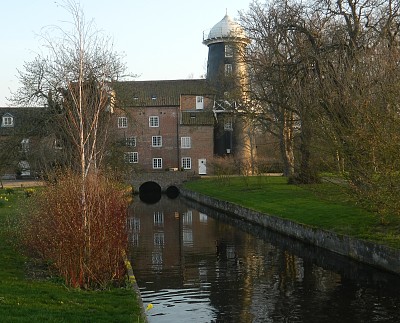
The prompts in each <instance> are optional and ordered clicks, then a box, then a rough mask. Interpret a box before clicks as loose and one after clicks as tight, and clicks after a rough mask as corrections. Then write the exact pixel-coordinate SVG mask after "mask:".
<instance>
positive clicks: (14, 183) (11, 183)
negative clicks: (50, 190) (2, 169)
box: [2, 179, 43, 188]
mask: <svg viewBox="0 0 400 323" xmlns="http://www.w3.org/2000/svg"><path fill="white" fill-rule="evenodd" d="M2 182H3V186H4V188H7V187H32V186H42V185H43V182H42V181H39V180H25V179H16V180H3V181H2Z"/></svg>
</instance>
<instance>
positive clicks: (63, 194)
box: [24, 173, 127, 288]
mask: <svg viewBox="0 0 400 323" xmlns="http://www.w3.org/2000/svg"><path fill="white" fill-rule="evenodd" d="M82 184H83V185H82ZM82 189H84V190H82ZM83 191H84V194H82V192H83ZM33 199H34V206H35V207H34V208H33V213H32V215H31V216H29V219H28V221H27V223H26V227H25V229H24V230H25V235H24V241H25V242H26V246H27V248H29V249H30V250H31V251H32V252H34V253H35V254H36V255H37V256H39V257H41V258H42V259H44V260H45V261H48V262H50V263H51V264H52V265H53V266H54V268H55V269H56V270H57V271H58V272H59V273H60V274H61V276H63V277H64V279H65V283H66V285H68V286H72V287H80V288H99V287H103V288H104V287H106V286H108V285H109V284H110V283H120V282H123V281H124V278H125V266H124V261H123V259H122V257H121V255H122V252H123V251H124V250H125V249H126V246H127V233H126V214H127V198H126V191H125V190H124V189H122V188H120V187H118V185H117V184H115V183H113V182H111V181H109V180H107V179H106V178H104V177H102V176H100V175H95V174H93V175H90V176H88V177H87V179H86V180H85V182H84V183H82V181H81V178H80V177H79V176H77V175H74V174H72V173H68V174H66V175H65V176H62V177H61V178H58V179H57V182H56V183H55V184H53V185H48V186H47V187H46V188H45V189H44V190H42V191H40V192H38V193H37V194H35V195H34V197H33Z"/></svg>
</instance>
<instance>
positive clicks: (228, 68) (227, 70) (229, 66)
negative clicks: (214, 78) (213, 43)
mask: <svg viewBox="0 0 400 323" xmlns="http://www.w3.org/2000/svg"><path fill="white" fill-rule="evenodd" d="M231 74H232V64H225V76H228V75H231Z"/></svg>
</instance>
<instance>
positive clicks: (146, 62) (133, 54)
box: [0, 0, 251, 107]
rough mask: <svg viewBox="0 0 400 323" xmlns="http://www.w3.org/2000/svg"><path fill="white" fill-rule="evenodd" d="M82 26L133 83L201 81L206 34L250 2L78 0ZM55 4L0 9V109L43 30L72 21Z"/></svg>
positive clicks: (16, 0) (23, 0) (26, 1)
mask: <svg viewBox="0 0 400 323" xmlns="http://www.w3.org/2000/svg"><path fill="white" fill-rule="evenodd" d="M79 2H80V4H81V6H82V8H83V10H84V13H85V17H86V19H87V20H91V19H93V21H94V23H95V26H96V29H98V30H101V31H103V32H104V34H105V35H106V36H109V37H111V38H112V39H113V43H114V50H115V51H117V52H118V53H121V54H122V55H123V60H124V62H125V63H126V65H127V68H128V72H129V73H131V74H136V75H138V76H139V77H138V78H136V80H170V79H186V78H200V77H202V76H204V75H205V73H206V66H207V53H208V48H207V46H205V45H203V44H202V41H203V32H206V35H207V34H208V31H209V30H210V29H211V28H212V27H213V26H214V25H215V24H217V23H218V22H219V21H220V20H221V19H222V18H223V17H224V16H225V14H226V12H227V13H228V15H229V16H231V17H232V18H234V19H237V18H238V11H242V10H244V11H246V10H247V9H248V8H249V6H250V2H251V0H200V1H193V0H111V1H110V0H107V1H105V0H81V1H79ZM60 3H62V0H60V1H58V0H57V1H54V0H11V1H3V3H2V10H1V11H2V19H1V26H2V34H1V36H0V40H1V43H2V50H1V51H0V62H1V63H0V66H1V69H0V107H6V106H9V105H10V102H9V101H8V100H7V98H9V97H10V96H11V92H10V91H15V90H16V89H17V88H18V87H19V83H18V78H17V74H18V72H17V69H20V70H21V69H23V65H24V62H29V61H32V60H33V59H34V58H35V57H36V55H37V53H41V52H43V49H42V48H41V47H40V42H39V39H40V37H39V35H40V33H41V32H42V30H43V29H42V28H43V27H46V26H51V25H56V26H61V27H63V26H65V22H70V21H71V20H72V18H71V15H70V13H69V12H67V11H66V10H65V8H63V7H62V6H61V5H60ZM64 28H65V27H64Z"/></svg>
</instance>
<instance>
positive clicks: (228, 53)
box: [225, 45, 233, 57]
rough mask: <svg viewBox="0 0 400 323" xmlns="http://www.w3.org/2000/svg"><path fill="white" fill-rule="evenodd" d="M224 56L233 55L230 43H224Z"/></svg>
mask: <svg viewBox="0 0 400 323" xmlns="http://www.w3.org/2000/svg"><path fill="white" fill-rule="evenodd" d="M225 57H233V47H232V45H225Z"/></svg>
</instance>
